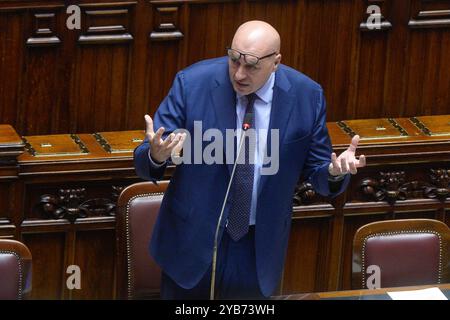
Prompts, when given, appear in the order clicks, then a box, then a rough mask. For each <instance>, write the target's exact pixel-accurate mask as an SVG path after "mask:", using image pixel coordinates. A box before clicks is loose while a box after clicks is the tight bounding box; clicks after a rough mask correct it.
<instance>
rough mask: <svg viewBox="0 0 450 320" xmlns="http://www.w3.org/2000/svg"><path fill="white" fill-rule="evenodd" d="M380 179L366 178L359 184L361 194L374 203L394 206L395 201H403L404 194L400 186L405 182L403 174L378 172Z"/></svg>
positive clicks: (402, 172) (401, 172) (400, 172)
mask: <svg viewBox="0 0 450 320" xmlns="http://www.w3.org/2000/svg"><path fill="white" fill-rule="evenodd" d="M380 176H381V179H379V180H377V179H373V178H368V179H364V180H363V181H362V182H361V184H360V189H361V191H362V193H363V194H364V195H366V196H368V197H369V198H372V199H374V200H376V201H386V202H388V203H389V204H391V205H392V204H394V203H395V202H396V201H397V200H405V199H406V192H405V190H404V189H402V188H401V186H402V185H403V184H404V182H405V172H404V171H397V172H380Z"/></svg>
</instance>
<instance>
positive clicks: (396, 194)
mask: <svg viewBox="0 0 450 320" xmlns="http://www.w3.org/2000/svg"><path fill="white" fill-rule="evenodd" d="M430 172H431V174H430V180H431V183H429V182H426V181H410V182H405V172H404V171H398V172H380V176H381V178H380V179H373V178H367V179H364V180H363V181H362V182H361V184H360V190H361V192H362V193H363V194H364V195H366V196H367V197H368V198H370V199H371V200H375V201H386V202H388V203H389V204H391V205H393V204H395V202H396V201H397V200H406V199H412V198H428V199H438V200H440V201H442V202H445V200H446V199H447V198H448V197H449V196H450V170H449V169H430Z"/></svg>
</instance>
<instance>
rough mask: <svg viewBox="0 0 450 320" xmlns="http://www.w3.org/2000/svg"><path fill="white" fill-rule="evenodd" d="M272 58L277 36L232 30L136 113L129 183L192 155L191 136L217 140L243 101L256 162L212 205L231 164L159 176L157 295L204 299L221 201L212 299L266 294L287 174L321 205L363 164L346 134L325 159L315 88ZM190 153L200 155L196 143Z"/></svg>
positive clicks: (278, 245)
mask: <svg viewBox="0 0 450 320" xmlns="http://www.w3.org/2000/svg"><path fill="white" fill-rule="evenodd" d="M280 61H281V54H280V37H279V35H278V32H277V31H276V30H275V29H274V28H273V27H272V26H270V25H269V24H267V23H265V22H262V21H250V22H247V23H244V24H243V25H241V26H240V27H239V29H238V30H237V31H236V34H235V36H234V38H233V42H232V45H231V47H230V48H228V49H227V56H226V57H223V58H216V59H211V60H205V61H201V62H199V63H196V64H194V65H192V66H190V67H188V68H186V69H184V70H182V71H180V72H179V73H178V74H177V75H176V78H175V80H174V82H173V86H172V88H171V89H170V92H169V94H168V95H167V97H166V98H165V99H164V101H163V102H162V103H161V105H160V106H159V108H158V110H157V112H156V113H155V116H154V121H153V120H152V119H151V118H150V117H149V116H148V115H145V121H146V125H147V128H146V139H145V141H144V142H143V143H142V144H141V145H140V146H139V147H137V148H136V150H135V152H134V162H135V167H136V172H137V173H138V175H139V176H140V177H142V178H144V179H148V180H151V181H154V182H156V181H158V180H159V179H161V178H162V177H163V174H164V170H165V168H166V166H167V164H168V162H169V161H170V160H171V159H172V161H174V158H173V157H172V158H171V156H174V155H179V153H180V151H181V149H182V148H184V149H183V155H185V154H190V155H193V154H194V153H195V152H196V150H195V148H196V147H199V145H198V143H197V145H196V143H193V144H192V143H191V144H189V146H188V144H186V143H185V142H186V141H187V139H189V140H196V139H199V135H203V134H204V133H205V132H206V131H207V130H208V129H216V131H215V132H216V133H217V132H220V133H222V134H223V136H226V132H227V130H235V129H236V128H240V127H241V126H242V123H243V121H244V118H245V117H246V116H247V114H248V110H249V109H248V108H249V106H250V101H249V99H250V98H249V97H250V96H252V97H254V98H252V102H251V108H252V113H251V114H252V117H253V118H252V119H254V120H253V123H254V126H255V127H256V129H257V136H256V139H257V142H258V143H257V146H256V147H255V148H256V151H255V152H256V157H255V159H257V160H256V161H255V163H254V166H252V167H247V169H248V168H251V170H252V171H251V172H252V173H253V174H251V175H249V176H248V177H250V178H249V179H250V180H251V181H247V184H245V182H242V183H243V184H242V185H246V186H248V187H249V188H248V191H247V190H245V191H242V189H236V188H235V187H232V188H231V190H230V194H229V197H227V199H226V200H227V201H224V198H225V195H226V192H227V187H228V183H229V181H230V177H231V173H232V171H233V164H232V163H224V164H223V163H211V162H208V163H206V162H205V161H202V162H201V163H193V161H184V162H182V163H180V164H178V165H177V167H176V170H175V172H174V174H173V176H172V178H171V181H170V184H169V186H168V189H167V191H166V192H165V194H164V198H163V201H162V204H161V209H160V212H159V216H158V219H157V222H156V225H155V228H154V231H153V237H152V240H151V244H150V252H151V254H152V256H153V257H154V259H155V260H156V262H157V263H158V264H159V265H160V266H161V268H162V270H163V274H162V283H161V296H162V298H163V299H207V298H209V295H210V286H211V265H212V256H213V246H214V238H215V231H216V227H217V224H218V220H219V215H220V212H221V209H222V205H223V204H224V210H223V217H222V220H221V221H220V222H221V223H220V229H219V237H218V239H219V243H220V245H219V247H218V253H217V272H216V276H215V281H216V284H215V286H216V288H215V289H216V291H215V297H216V298H222V299H229V298H255V299H258V298H266V297H269V296H270V295H271V294H273V292H274V290H275V288H276V287H277V285H278V284H279V281H280V277H281V274H282V270H283V264H284V260H285V256H286V249H287V244H288V238H289V231H290V226H291V213H292V196H293V193H294V189H295V186H296V184H297V183H298V179H299V177H300V176H301V175H303V176H304V177H305V178H306V179H308V180H309V181H310V182H311V183H312V185H313V186H314V188H315V190H316V191H317V192H318V193H320V194H322V195H324V196H331V197H333V196H336V195H338V194H339V193H340V192H342V191H343V190H344V189H345V188H346V186H347V184H348V182H349V178H350V173H351V174H355V173H356V171H357V168H359V167H363V166H364V165H365V158H364V156H360V157H359V159H358V158H356V157H355V151H356V147H357V144H358V139H359V137H357V136H355V137H354V138H353V139H352V142H351V144H350V146H349V148H348V149H347V150H346V151H345V152H343V153H342V154H341V155H340V156H339V157H337V156H336V154H334V153H332V149H331V143H330V139H329V135H328V131H327V127H326V110H325V108H326V107H325V98H324V94H323V91H322V88H321V87H320V85H318V84H317V83H315V82H314V81H313V80H311V79H309V78H308V77H306V76H305V75H303V74H302V73H300V72H298V71H296V70H294V69H291V68H289V67H287V66H285V65H282V64H281V63H280ZM246 106H247V107H246ZM244 122H245V121H244ZM154 128H158V129H157V131H156V132H155V131H154ZM179 129H184V131H183V132H179ZM261 129H262V131H259V130H261ZM264 130H265V131H264ZM271 130H275V131H276V132H277V134H276V135H272V134H271ZM200 139H202V138H200ZM200 147H203V148H204V147H205V139H203V140H201V143H200ZM197 151H198V150H197ZM234 151H236V148H235V146H233V147H230V146H229V145H228V144H226V143H223V148H222V149H221V150H220V151H219V153H222V152H223V155H224V157H223V158H224V159H225V158H226V157H227V156H228V155H229V153H230V152H234ZM264 152H265V153H264ZM263 153H264V154H266V155H271V156H272V162H273V163H271V164H270V165H276V166H275V169H276V170H272V172H270V170H269V171H268V172H269V173H266V174H265V173H264V169H267V163H263V161H260V160H258V159H261V155H262V154H263ZM275 153H276V154H275ZM225 155H226V156H225ZM216 156H217V154H216ZM274 156H275V157H274ZM197 160H198V159H197ZM174 162H175V161H174ZM274 162H277V163H274ZM241 175H242V174H241ZM235 179H240V180H242V176H239V177H235ZM242 185H241V186H242ZM237 190H240V191H237ZM242 194H246V197H242V196H241V195H242ZM239 198H246V199H248V201H249V203H247V207H245V206H244V207H245V208H248V210H247V209H246V210H247V211H249V212H246V213H247V214H248V221H246V223H245V224H246V225H245V227H246V229H245V230H247V227H248V231H245V234H244V235H243V236H242V237H241V238H235V237H233V236H230V234H231V235H232V233H230V232H228V231H229V230H227V229H228V228H230V226H229V225H228V222H229V221H230V219H231V217H230V212H234V211H239V210H234V209H235V208H233V206H237V204H236V203H238V201H237V199H239ZM239 201H241V200H239ZM239 205H240V207H239V208H243V206H242V203H240V204H239ZM240 210H241V209H240ZM241 211H242V210H241ZM247 222H248V226H247Z"/></svg>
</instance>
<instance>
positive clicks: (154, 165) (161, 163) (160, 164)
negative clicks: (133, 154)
mask: <svg viewBox="0 0 450 320" xmlns="http://www.w3.org/2000/svg"><path fill="white" fill-rule="evenodd" d="M148 159H149V160H150V164H151V166H152V167H153V168H156V169H157V168H161V167H162V166H164V165H165V164H166V161H163V162H156V161H155V160H153V158H152V156H151V155H150V150H148Z"/></svg>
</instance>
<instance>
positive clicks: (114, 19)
mask: <svg viewBox="0 0 450 320" xmlns="http://www.w3.org/2000/svg"><path fill="white" fill-rule="evenodd" d="M135 5H136V2H120V3H107V4H101V3H95V4H81V5H80V8H81V10H82V17H83V18H82V20H81V21H82V22H83V25H82V34H81V35H80V37H79V38H78V43H80V44H114V43H128V42H130V41H132V40H133V36H132V35H131V31H130V26H131V21H132V19H133V18H134V14H133V10H134V6H135ZM105 21H108V24H107V25H105Z"/></svg>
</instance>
